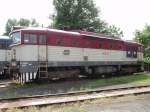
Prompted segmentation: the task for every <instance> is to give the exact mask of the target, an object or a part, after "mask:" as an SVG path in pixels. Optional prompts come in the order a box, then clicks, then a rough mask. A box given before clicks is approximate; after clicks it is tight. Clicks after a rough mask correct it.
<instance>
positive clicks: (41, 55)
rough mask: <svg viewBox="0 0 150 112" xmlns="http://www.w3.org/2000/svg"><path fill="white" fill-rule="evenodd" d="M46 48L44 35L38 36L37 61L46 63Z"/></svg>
mask: <svg viewBox="0 0 150 112" xmlns="http://www.w3.org/2000/svg"><path fill="white" fill-rule="evenodd" d="M47 59H48V46H47V38H46V35H43V34H42V35H39V45H38V61H48V60H47Z"/></svg>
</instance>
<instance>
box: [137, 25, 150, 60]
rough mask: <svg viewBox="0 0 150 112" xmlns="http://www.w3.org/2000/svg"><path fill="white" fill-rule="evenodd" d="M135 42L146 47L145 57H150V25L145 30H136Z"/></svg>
mask: <svg viewBox="0 0 150 112" xmlns="http://www.w3.org/2000/svg"><path fill="white" fill-rule="evenodd" d="M135 40H136V41H137V42H139V43H141V44H143V45H144V48H143V52H144V57H150V25H145V27H144V29H143V30H136V31H135Z"/></svg>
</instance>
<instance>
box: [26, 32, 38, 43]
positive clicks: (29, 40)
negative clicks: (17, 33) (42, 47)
mask: <svg viewBox="0 0 150 112" xmlns="http://www.w3.org/2000/svg"><path fill="white" fill-rule="evenodd" d="M24 43H30V44H36V43H37V35H36V34H24Z"/></svg>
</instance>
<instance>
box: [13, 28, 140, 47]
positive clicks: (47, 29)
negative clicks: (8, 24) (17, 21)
mask: <svg viewBox="0 0 150 112" xmlns="http://www.w3.org/2000/svg"><path fill="white" fill-rule="evenodd" d="M20 30H23V31H29V30H31V31H50V32H54V33H62V34H71V35H82V36H88V37H96V38H105V39H109V40H118V41H122V42H126V43H132V44H138V45H142V44H140V43H138V42H134V41H128V40H122V39H121V38H119V37H112V36H109V35H105V34H100V33H93V32H86V31H81V30H72V31H65V30H58V29H49V28H39V27H38V28H36V27H26V28H22V29H17V30H14V31H13V32H16V31H20Z"/></svg>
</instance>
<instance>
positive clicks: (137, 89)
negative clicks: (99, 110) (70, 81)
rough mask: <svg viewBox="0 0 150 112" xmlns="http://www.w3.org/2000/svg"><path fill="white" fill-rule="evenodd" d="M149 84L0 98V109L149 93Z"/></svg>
mask: <svg viewBox="0 0 150 112" xmlns="http://www.w3.org/2000/svg"><path fill="white" fill-rule="evenodd" d="M149 92H150V85H144V86H130V87H120V88H115V89H100V90H90V91H77V92H69V93H59V94H46V95H35V96H26V97H16V98H6V99H0V105H1V106H0V109H4V108H13V107H28V106H42V105H49V104H61V103H69V102H77V101H84V100H91V99H97V98H106V97H117V96H124V95H129V94H142V93H149Z"/></svg>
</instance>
